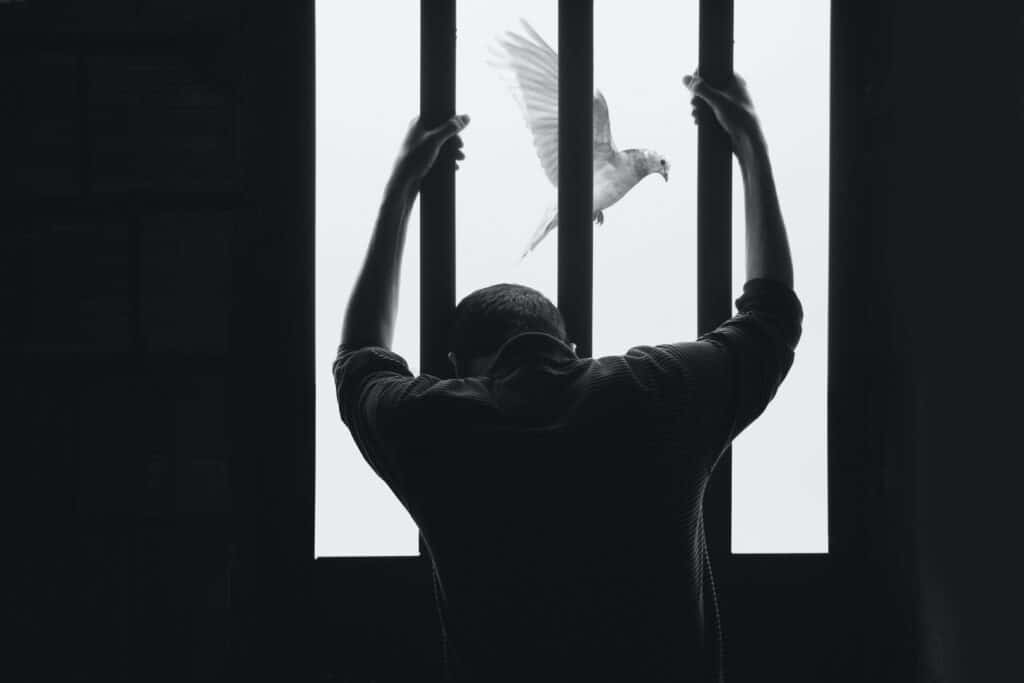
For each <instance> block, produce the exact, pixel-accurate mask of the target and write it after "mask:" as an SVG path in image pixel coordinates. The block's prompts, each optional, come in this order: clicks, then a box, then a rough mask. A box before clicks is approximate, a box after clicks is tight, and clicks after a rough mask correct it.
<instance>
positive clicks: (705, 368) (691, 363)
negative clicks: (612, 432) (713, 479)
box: [654, 278, 803, 465]
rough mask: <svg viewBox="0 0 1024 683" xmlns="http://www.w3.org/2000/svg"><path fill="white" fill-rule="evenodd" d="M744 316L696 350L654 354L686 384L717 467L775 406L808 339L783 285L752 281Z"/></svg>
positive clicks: (674, 348) (668, 347) (739, 305)
mask: <svg viewBox="0 0 1024 683" xmlns="http://www.w3.org/2000/svg"><path fill="white" fill-rule="evenodd" d="M736 309H737V313H736V315H735V316H733V317H732V318H730V319H729V320H727V321H725V322H724V323H722V324H721V325H719V326H718V327H717V328H715V329H714V330H712V331H710V332H708V333H706V334H704V335H701V336H700V337H698V339H697V340H696V341H694V342H684V343H677V344H662V345H659V346H657V347H654V348H655V349H657V350H658V351H659V352H661V353H662V354H663V356H662V357H663V358H664V359H665V360H663V363H664V364H667V365H669V366H674V367H672V369H673V370H674V371H675V372H674V373H672V374H671V376H672V377H676V378H678V380H677V382H676V384H677V385H678V386H679V391H681V392H685V396H686V401H685V403H686V404H688V405H689V406H691V410H692V411H693V414H694V417H695V423H696V426H697V429H698V430H699V431H700V432H701V433H702V434H704V435H705V436H706V439H707V443H706V445H707V447H708V451H709V452H710V453H711V457H712V458H713V459H712V462H711V463H710V464H711V465H713V463H714V460H715V459H717V457H718V455H720V454H721V452H722V451H724V450H725V449H726V447H728V446H729V444H730V443H731V442H732V440H733V439H735V438H736V437H737V436H739V434H740V433H741V432H743V430H744V429H746V428H747V427H748V426H749V425H750V424H751V423H752V422H753V421H754V420H755V419H756V418H757V417H758V416H759V415H761V413H762V412H764V409H765V408H766V407H767V405H768V403H769V402H770V401H771V400H772V398H774V396H775V394H776V392H777V391H778V388H779V385H780V384H781V383H782V380H783V379H785V377H786V375H787V374H788V373H789V370H790V368H791V367H792V365H793V358H794V351H795V349H796V346H797V343H798V342H799V340H800V335H801V331H802V324H803V308H802V306H801V304H800V301H799V299H798V298H797V296H796V294H795V293H794V292H793V290H792V289H790V288H789V287H787V286H786V285H784V284H782V283H780V282H778V281H775V280H769V279H764V278H758V279H753V280H750V281H748V282H747V283H746V284H745V285H744V286H743V295H742V296H741V297H740V298H739V299H737V300H736ZM671 386H672V385H671V383H670V390H669V396H670V397H671V396H673V395H674V394H673V392H672V390H671ZM670 400H671V398H670Z"/></svg>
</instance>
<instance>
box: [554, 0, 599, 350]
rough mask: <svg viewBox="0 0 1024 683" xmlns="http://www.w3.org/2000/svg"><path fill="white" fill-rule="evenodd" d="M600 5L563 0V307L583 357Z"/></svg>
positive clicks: (589, 294)
mask: <svg viewBox="0 0 1024 683" xmlns="http://www.w3.org/2000/svg"><path fill="white" fill-rule="evenodd" d="M593 117H594V3H593V0H559V2H558V308H559V310H560V311H561V312H562V315H563V317H564V318H565V325H566V329H567V331H568V334H569V339H570V340H571V341H573V342H575V343H576V352H577V354H579V356H580V357H586V356H590V355H591V354H592V350H593V344H592V335H593V310H594V306H593V293H594V224H593V213H594V124H593Z"/></svg>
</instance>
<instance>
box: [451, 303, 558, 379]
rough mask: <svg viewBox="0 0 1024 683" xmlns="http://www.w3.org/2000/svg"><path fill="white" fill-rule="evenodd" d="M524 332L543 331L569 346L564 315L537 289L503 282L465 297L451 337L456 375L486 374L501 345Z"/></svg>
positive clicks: (456, 312)
mask: <svg viewBox="0 0 1024 683" xmlns="http://www.w3.org/2000/svg"><path fill="white" fill-rule="evenodd" d="M522 332H544V333H547V334H550V335H551V336H553V337H557V338H558V339H561V340H562V341H565V342H566V343H568V340H567V339H566V332H565V321H564V320H562V314H561V313H560V312H559V311H558V308H556V307H555V305H554V304H553V303H551V301H550V300H549V299H548V298H547V297H545V296H544V295H543V294H541V293H540V292H538V291H537V290H535V289H531V288H530V287H526V286H524V285H516V284H509V283H501V284H497V285H491V286H490V287H484V288H483V289H478V290H476V291H475V292H472V293H470V294H468V295H466V297H465V298H464V299H463V300H462V301H460V302H459V305H458V306H456V307H455V316H454V320H453V321H452V327H451V331H450V333H449V338H448V348H449V349H450V353H449V354H448V358H449V359H450V360H451V361H452V364H453V366H454V367H455V374H456V376H459V377H466V376H471V375H481V374H485V373H486V372H487V370H488V369H489V368H490V365H491V363H492V362H493V360H494V356H495V354H496V353H497V351H498V349H499V348H500V347H501V345H502V344H504V343H505V342H506V341H507V340H508V339H509V338H511V337H512V336H514V335H517V334H520V333H522Z"/></svg>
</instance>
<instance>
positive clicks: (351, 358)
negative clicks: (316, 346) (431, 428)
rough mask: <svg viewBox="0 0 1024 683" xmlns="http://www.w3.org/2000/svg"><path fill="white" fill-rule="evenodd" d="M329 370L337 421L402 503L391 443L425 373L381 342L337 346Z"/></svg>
mask: <svg viewBox="0 0 1024 683" xmlns="http://www.w3.org/2000/svg"><path fill="white" fill-rule="evenodd" d="M332 370H333V374H334V386H335V390H336V393H337V398H338V409H339V412H340V413H341V421H342V422H343V423H344V424H345V426H346V427H348V429H349V431H350V432H351V434H352V438H353V439H354V440H355V442H356V445H357V446H358V447H359V451H360V452H361V453H362V454H363V458H365V459H366V461H367V462H368V463H369V464H370V466H371V467H372V468H373V469H374V471H375V472H377V474H378V476H380V477H381V479H383V480H384V481H385V483H387V484H388V486H389V487H390V488H391V489H392V490H393V491H394V492H395V494H396V495H398V497H399V498H400V499H402V500H403V502H404V500H405V499H404V485H403V480H402V473H401V471H400V468H398V467H397V466H396V463H395V457H394V455H395V454H394V451H395V442H396V441H397V438H398V436H399V435H400V433H401V431H402V429H401V427H400V425H401V422H402V420H403V413H404V412H405V410H406V408H407V404H408V398H409V397H410V395H411V393H412V392H413V391H414V390H415V389H416V388H417V386H418V384H423V383H424V381H426V379H427V378H426V376H424V377H421V378H416V377H413V374H412V372H410V370H409V366H408V364H407V363H406V362H405V359H403V358H402V357H401V356H399V355H398V354H397V353H394V352H393V351H390V350H389V349H386V348H384V347H381V346H364V347H346V346H345V345H341V346H340V347H339V348H338V356H337V358H336V360H335V361H334V364H333V366H332Z"/></svg>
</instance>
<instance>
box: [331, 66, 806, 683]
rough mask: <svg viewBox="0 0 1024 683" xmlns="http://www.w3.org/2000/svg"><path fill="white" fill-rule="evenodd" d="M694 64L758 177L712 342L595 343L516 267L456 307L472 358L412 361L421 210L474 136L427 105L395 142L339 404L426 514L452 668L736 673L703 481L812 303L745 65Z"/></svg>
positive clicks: (704, 97)
mask: <svg viewBox="0 0 1024 683" xmlns="http://www.w3.org/2000/svg"><path fill="white" fill-rule="evenodd" d="M683 82H684V84H685V85H686V86H687V87H688V88H689V89H690V90H691V92H692V93H693V95H694V99H693V104H694V107H695V110H694V116H695V118H696V119H697V121H698V122H700V123H702V124H707V125H714V124H713V123H712V119H711V117H710V116H708V115H707V114H705V113H704V112H706V111H710V112H712V113H713V115H714V121H717V125H721V126H722V127H723V128H724V129H725V130H726V131H727V132H728V133H729V136H730V139H731V141H732V145H733V150H734V153H735V154H736V156H737V158H738V160H739V162H740V166H741V169H742V173H743V180H744V189H745V196H746V223H747V228H746V233H747V239H746V246H747V269H746V276H747V280H748V282H747V283H746V285H745V286H744V294H743V296H742V297H741V298H740V299H739V300H738V301H737V302H736V304H737V308H738V309H739V313H738V314H737V315H736V316H735V317H733V318H732V319H730V320H729V321H727V322H725V323H724V324H722V325H721V326H720V327H719V328H718V329H716V330H714V331H713V332H711V333H709V334H706V335H704V336H703V337H701V338H700V339H698V340H697V341H695V342H681V343H674V344H661V345H658V346H638V347H635V348H632V349H630V350H629V351H628V352H627V353H626V354H625V355H623V356H607V357H603V358H599V359H581V358H578V357H577V356H576V354H575V349H574V347H573V345H572V343H571V342H570V340H568V339H567V337H566V332H565V325H564V323H563V321H562V318H561V315H560V314H559V312H558V310H557V308H556V307H555V306H554V305H553V304H552V303H551V302H550V301H548V300H547V299H546V298H544V297H543V296H542V295H541V294H540V293H539V292H536V291H534V290H532V289H530V288H528V287H523V286H520V285H512V284H499V285H494V286H492V287H487V288H484V289H482V290H478V291H476V292H473V293H472V294H470V295H469V296H467V297H466V298H465V299H463V300H462V302H461V303H460V304H459V305H458V307H457V309H456V313H455V322H454V325H453V328H452V331H451V338H450V348H451V354H450V356H449V357H450V358H451V360H452V363H453V367H454V370H455V378H454V379H448V380H441V379H439V378H437V377H433V376H430V375H421V376H419V377H414V376H412V374H411V373H410V371H409V369H408V366H407V365H406V363H405V361H404V360H403V359H402V358H401V357H400V356H398V355H397V354H395V353H393V352H392V351H391V350H390V346H391V339H392V331H393V328H394V320H395V314H396V304H397V300H398V272H399V265H400V262H401V256H402V246H403V244H404V241H405V227H406V222H407V219H408V215H409V211H410V208H411V206H412V203H413V199H414V197H415V195H416V192H417V191H418V188H419V184H420V181H421V180H422V178H423V176H424V175H425V174H426V173H427V171H428V170H429V168H430V167H431V165H432V164H433V163H434V161H435V160H436V159H437V157H438V154H439V152H440V149H441V147H442V146H443V145H445V144H450V145H452V146H454V147H455V152H454V153H455V157H456V158H457V159H463V158H464V155H463V153H462V151H461V149H460V148H461V147H462V140H461V138H460V137H459V135H458V134H459V132H460V131H461V130H462V129H463V128H464V127H465V126H466V124H467V123H468V117H465V116H456V117H454V118H452V119H451V120H450V121H448V122H446V123H445V124H444V125H442V126H440V127H439V128H436V129H433V130H424V129H423V128H422V127H421V126H420V125H419V124H418V123H417V122H414V123H413V125H412V126H411V128H410V131H409V134H408V136H407V137H406V140H405V143H404V144H403V147H402V151H401V153H400V155H399V157H398V161H397V163H396V165H395V169H394V173H393V175H392V178H391V181H390V182H389V184H388V186H387V190H386V192H385V197H384V201H383V204H382V207H381V211H380V216H379V218H378V222H377V225H376V227H375V231H374V234H373V238H372V240H371V243H370V248H369V253H368V254H367V258H366V262H365V265H364V267H363V270H362V272H361V274H360V275H359V278H358V280H357V282H356V285H355V289H354V292H353V294H352V298H351V301H350V302H349V306H348V310H347V312H346V316H345V321H344V327H343V332H342V341H341V346H340V348H339V352H338V358H337V361H336V362H335V364H334V373H335V380H336V384H337V391H338V402H339V406H340V409H341V417H342V420H343V421H344V422H345V424H346V425H347V426H348V427H349V429H350V430H351V432H352V434H353V436H354V438H355V440H356V443H357V444H358V445H359V448H360V450H361V451H362V453H363V455H364V456H365V458H366V460H367V461H368V462H369V464H370V465H371V466H372V467H373V468H374V469H375V470H376V472H377V473H378V475H379V476H380V477H381V478H382V479H383V480H384V481H385V482H387V484H388V485H389V486H390V488H391V490H392V491H393V492H394V493H395V495H396V496H397V497H398V498H399V499H400V500H401V502H402V503H403V504H404V505H405V507H406V509H407V510H408V511H409V513H410V514H411V515H412V517H413V519H414V520H415V521H416V523H417V524H418V526H419V529H420V531H421V532H422V536H423V538H424V541H425V544H426V547H427V549H428V552H429V555H430V559H431V562H432V565H433V571H434V580H435V588H436V592H437V601H438V607H439V610H440V614H441V625H442V629H443V633H444V637H445V653H446V664H447V670H448V672H449V675H450V676H451V677H452V678H453V679H454V680H459V681H534V680H539V681H548V680H550V681H644V682H650V681H669V680H671V681H682V680H693V681H708V680H713V679H714V678H716V677H718V678H720V676H721V673H720V667H718V666H717V664H716V663H715V661H714V658H715V654H716V651H717V647H716V644H715V638H716V634H715V633H714V629H707V628H705V624H706V623H708V621H711V622H714V623H716V624H717V622H716V620H714V619H713V618H709V615H711V614H713V612H714V605H713V604H706V603H708V602H709V600H706V599H705V594H706V591H707V588H708V581H709V579H710V577H709V576H708V575H707V568H706V566H705V557H706V555H705V547H704V536H703V520H702V517H701V503H702V500H703V495H704V490H705V487H706V485H707V482H708V478H709V477H710V474H711V472H712V470H713V468H714V466H715V463H716V461H717V459H718V457H719V455H720V454H721V453H722V452H723V451H724V450H725V449H726V448H727V447H728V446H729V444H730V443H731V441H732V439H733V438H734V437H735V436H736V435H737V434H739V433H740V432H741V431H742V430H743V429H744V428H745V427H746V426H747V425H749V424H750V423H751V422H752V421H753V420H754V419H755V418H756V417H757V416H758V415H760V414H761V412H762V411H763V410H764V408H765V406H766V405H767V404H768V402H769V401H770V400H771V398H772V397H773V396H774V394H775V391H776V389H777V388H778V386H779V384H780V382H781V381H782V379H783V378H784V377H785V375H786V374H787V372H788V371H789V368H790V366H791V364H792V362H793V350H794V348H795V347H796V344H797V341H798V339H799V336H800V331H801V322H802V317H803V312H802V309H801V307H800V303H799V301H798V300H797V298H796V296H795V294H794V293H793V291H792V287H793V269H792V264H791V261H790V254H789V246H788V243H787V238H786V232H785V227H784V225H783V221H782V215H781V213H780V210H779V206H778V200H777V198H776V192H775V185H774V181H773V179H772V172H771V167H770V164H769V160H768V154H767V148H766V146H765V141H764V137H763V135H762V132H761V129H760V125H759V123H758V120H757V117H756V115H755V113H754V109H753V106H752V104H751V101H750V97H749V95H748V93H747V90H746V86H745V84H744V82H743V81H742V79H740V78H739V77H736V79H735V80H734V82H733V83H732V84H730V86H729V87H728V88H727V89H726V90H716V89H714V88H712V87H711V86H709V85H708V84H707V83H705V82H704V81H703V80H702V79H700V77H699V76H696V75H695V76H685V77H684V78H683ZM700 102H703V103H706V105H708V107H707V109H705V108H704V107H703V105H700V106H699V107H698V105H699V104H700ZM705 610H708V612H707V613H706V612H705Z"/></svg>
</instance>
